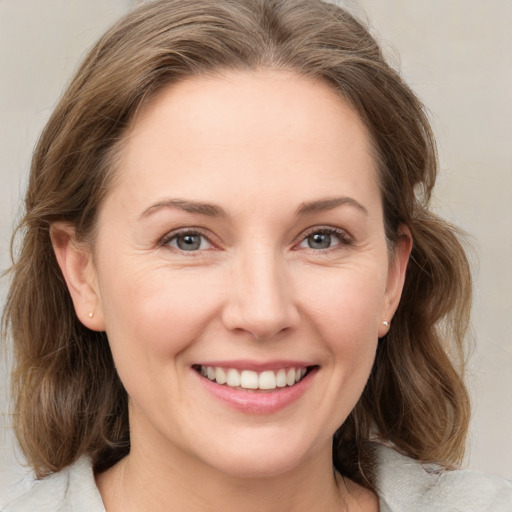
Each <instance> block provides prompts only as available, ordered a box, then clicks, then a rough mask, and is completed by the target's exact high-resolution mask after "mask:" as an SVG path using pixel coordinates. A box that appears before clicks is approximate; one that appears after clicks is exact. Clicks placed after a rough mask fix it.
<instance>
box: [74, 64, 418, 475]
mask: <svg viewBox="0 0 512 512" xmlns="http://www.w3.org/2000/svg"><path fill="white" fill-rule="evenodd" d="M98 225H99V230H98V234H97V238H96V241H95V245H94V258H93V263H92V271H90V272H89V274H88V278H87V282H88V284H89V286H90V289H91V290H92V292H91V293H90V294H89V295H87V293H84V294H83V296H84V297H89V299H87V300H89V306H88V307H91V309H93V310H94V317H93V318H92V319H89V318H86V319H85V320H84V322H85V323H87V325H89V326H90V327H92V328H95V329H102V330H103V329H104V330H105V331H106V332H107V334H108V338H109V342H110V345H111V349H112V352H113V357H114V360H115V364H116V367H117V370H118V372H119V375H120V378H121V380H122V382H123V384H124V386H125V388H126V390H127V392H128V395H129V397H130V427H131V436H132V455H136V454H137V453H144V454H145V456H147V457H156V458H158V457H161V458H165V460H168V459H169V456H170V455H172V457H173V460H182V461H189V462H190V461H194V463H196V464H206V465H207V466H209V467H210V468H214V469H218V470H220V471H222V472H225V473H230V474H238V475H245V476H247V475H263V474H264V475H271V474H279V473H283V472H286V471H288V470H291V469H293V468H295V467H298V466H299V465H301V464H303V463H304V462H306V461H308V460H313V459H315V458H318V457H322V458H329V459H330V457H331V438H332V435H333V433H334V431H335V430H336V429H337V428H338V427H339V426H340V425H341V424H342V423H343V421H344V420H345V418H346V417H347V415H348V414H349V413H350V411H351V410H352V408H353V407H354V405H355V404H356V402H357V401H358V399H359V397H360V395H361V393H362V391H363V388H364V386H365V383H366V381H367V379H368V376H369V374H370V370H371V368H372V364H373V360H374V355H375V350H376V347H377V343H378V338H379V337H380V336H383V335H384V334H385V333H386V332H387V328H386V327H385V326H384V325H383V323H382V322H383V321H384V320H387V321H390V319H391V317H392V315H393V312H394V310H395V308H396V306H397V302H398V300H399V295H400V292H401V288H402V282H403V275H404V272H405V264H406V263H405V262H406V260H407V256H408V250H409V243H408V242H406V243H402V244H399V246H398V249H397V251H396V253H397V257H396V258H391V259H390V257H389V254H388V247H387V245H386V240H385V237H384V224H383V216H382V204H381V198H380V193H379V187H378V182H377V174H376V166H375V161H374V158H373V157H372V151H371V147H370V141H369V139H368V134H367V132H366V130H365V127H364V125H363V123H362V122H361V120H360V119H359V118H358V116H357V115H356V113H355V112H354V111H353V110H352V108H351V107H350V106H349V105H348V104H347V103H346V102H345V101H343V100H342V99H340V97H339V96H338V95H336V93H335V92H334V91H332V90H331V89H330V88H329V86H327V85H326V84H324V83H322V82H317V81H313V80H311V79H307V78H303V77H300V76H297V75H294V74H291V73H287V72H283V71H280V72H271V71H258V72H227V73H226V74H224V75H222V76H218V77H210V78H192V79H189V80H187V81H184V82H182V83H180V84H177V85H174V86H172V87H169V88H167V89H166V90H164V91H162V92H161V93H160V94H159V95H158V96H157V97H155V98H154V99H153V100H152V102H151V103H150V104H148V105H147V106H146V107H145V108H144V109H143V110H142V112H141V114H140V115H139V117H138V118H137V119H136V121H135V122H134V125H133V128H132V129H131V130H130V132H129V134H128V136H127V141H126V145H125V147H124V148H123V150H122V155H121V160H120V164H119V172H118V176H117V179H116V180H115V182H114V185H113V188H112V190H111V192H110V193H109V195H108V197H107V199H106V201H105V203H104V205H103V207H102V209H101V211H100V215H99V224H98ZM91 297H92V298H91ZM84 300H86V299H84ZM75 303H77V299H76V297H75ZM78 304H79V301H78ZM91 304H92V306H90V305H91ZM79 308H80V306H77V309H79ZM84 308H85V306H84ZM84 311H85V310H84ZM84 316H85V313H84V314H82V317H84ZM304 374H305V375H304ZM226 380H227V382H226ZM297 380H298V382H296V381H297ZM176 457H178V459H176ZM180 457H181V459H179V458H180Z"/></svg>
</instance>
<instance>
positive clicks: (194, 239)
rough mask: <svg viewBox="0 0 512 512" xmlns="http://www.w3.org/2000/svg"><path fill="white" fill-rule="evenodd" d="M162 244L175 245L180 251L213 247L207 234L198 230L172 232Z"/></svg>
mask: <svg viewBox="0 0 512 512" xmlns="http://www.w3.org/2000/svg"><path fill="white" fill-rule="evenodd" d="M162 245H164V246H168V247H173V248H174V249H178V250H180V251H186V252H194V251H201V250H205V249H211V247H212V244H211V242H210V241H209V240H208V238H206V236H204V235H202V234H201V233H198V232H197V231H182V232H180V233H174V234H172V233H171V234H170V235H169V236H167V237H166V238H164V239H163V240H162Z"/></svg>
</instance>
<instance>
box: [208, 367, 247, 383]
mask: <svg viewBox="0 0 512 512" xmlns="http://www.w3.org/2000/svg"><path fill="white" fill-rule="evenodd" d="M210 380H211V379H210ZM226 384H227V385H228V386H230V387H232V388H236V387H238V386H240V373H238V370H235V369H233V368H230V369H229V370H228V375H227V380H226Z"/></svg>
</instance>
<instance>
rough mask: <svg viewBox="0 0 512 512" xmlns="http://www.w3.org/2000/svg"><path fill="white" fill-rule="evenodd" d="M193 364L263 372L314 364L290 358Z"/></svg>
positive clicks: (305, 366)
mask: <svg viewBox="0 0 512 512" xmlns="http://www.w3.org/2000/svg"><path fill="white" fill-rule="evenodd" d="M194 366H210V367H214V368H234V369H237V370H252V371H255V372H264V371H266V370H280V369H281V368H307V367H308V366H314V364H313V363H311V362H310V361H298V360H292V359H279V360H274V361H254V360H248V359H237V360H230V361H226V360H223V361H201V362H200V363H197V364H196V365H194Z"/></svg>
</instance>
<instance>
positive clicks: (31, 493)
mask: <svg viewBox="0 0 512 512" xmlns="http://www.w3.org/2000/svg"><path fill="white" fill-rule="evenodd" d="M377 461H378V462H377V486H376V487H377V492H378V495H379V503H380V512H512V482H509V481H507V480H504V479H501V478H498V477H494V476H490V475H486V474H483V473H479V472H477V471H439V470H438V469H437V468H435V467H427V466H423V465H422V464H420V463H419V462H418V461H415V460H413V459H410V458H408V457H405V456H403V455H400V454H399V453H397V452H396V451H394V450H393V449H391V448H388V447H385V446H381V445H379V446H378V448H377ZM0 512H105V507H104V506H103V502H102V500H101V496H100V493H99V491H98V488H97V487H96V484H95V481H94V475H93V472H92V466H91V462H90V460H89V459H88V458H87V457H82V458H80V459H79V460H78V461H77V462H76V463H75V464H73V465H71V466H69V467H67V468H65V469H63V470H62V471H60V472H59V473H55V474H53V475H51V476H49V477H47V478H45V479H42V480H39V481H36V482H35V483H34V484H33V485H32V486H31V488H30V489H28V490H25V491H24V492H22V493H21V494H19V493H18V494H17V495H16V497H13V495H11V497H10V498H9V499H6V500H4V501H3V502H2V505H0Z"/></svg>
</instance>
